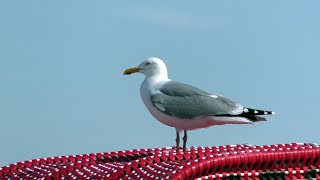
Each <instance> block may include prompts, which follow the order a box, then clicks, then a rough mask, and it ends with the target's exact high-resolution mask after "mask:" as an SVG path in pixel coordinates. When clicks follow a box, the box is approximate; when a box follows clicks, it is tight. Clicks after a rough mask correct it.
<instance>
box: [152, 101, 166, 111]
mask: <svg viewBox="0 0 320 180" xmlns="http://www.w3.org/2000/svg"><path fill="white" fill-rule="evenodd" d="M154 105H155V106H156V107H157V108H158V109H159V110H160V111H166V109H165V108H164V107H163V106H162V105H161V104H160V103H154Z"/></svg>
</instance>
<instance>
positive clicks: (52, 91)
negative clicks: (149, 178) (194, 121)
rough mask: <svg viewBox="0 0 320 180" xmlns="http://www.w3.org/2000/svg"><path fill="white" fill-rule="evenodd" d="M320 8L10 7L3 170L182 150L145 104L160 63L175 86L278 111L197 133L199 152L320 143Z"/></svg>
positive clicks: (3, 61) (4, 57) (1, 45)
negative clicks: (149, 75) (47, 161)
mask: <svg viewBox="0 0 320 180" xmlns="http://www.w3.org/2000/svg"><path fill="white" fill-rule="evenodd" d="M319 5H320V3H319V1H303V2H302V1H293V0H284V1H249V0H245V1H203V2H201V3H199V2H198V3H191V2H185V1H183V2H182V1H180V2H175V3H173V2H172V1H161V2H160V1H159V2H152V3H151V2H149V1H139V2H136V1H135V2H133V1H121V2H118V1H114V2H110V1H102V0H97V1H82V0H80V1H76V0H73V1H72V0H70V1H62V0H59V1H41V0H38V1H35V0H34V1H1V2H0V23H1V28H0V50H1V53H0V92H1V93H0V123H1V126H0V137H1V138H2V139H1V148H0V166H3V165H7V164H9V163H14V162H17V161H23V160H28V159H34V158H40V157H48V156H60V155H69V154H83V153H94V152H105V151H117V150H125V149H133V148H149V147H164V146H172V145H175V141H174V139H175V131H174V129H173V128H170V127H167V126H165V125H162V124H160V123H159V122H158V121H156V120H155V119H154V118H153V117H152V116H151V115H150V114H149V113H148V112H147V110H146V108H145V107H144V105H143V103H142V101H141V99H140V96H139V88H140V84H141V82H142V81H143V78H144V77H143V75H141V74H137V75H133V76H123V71H124V70H125V69H126V68H128V67H132V66H136V65H138V64H139V63H140V62H141V61H142V60H144V59H145V58H147V57H150V56H156V57H159V58H162V59H163V60H164V61H165V62H166V64H167V67H168V70H169V77H170V78H172V79H175V80H178V81H182V82H184V83H189V84H192V85H195V86H197V87H200V88H202V89H204V90H206V91H209V92H212V93H218V94H222V95H224V96H226V97H229V98H231V99H233V100H235V101H238V102H240V103H241V104H243V105H245V106H248V107H253V108H260V109H266V110H273V111H276V113H277V114H276V115H274V116H270V117H269V121H268V122H262V123H257V124H255V125H227V126H216V127H211V128H208V129H202V130H196V131H190V132H189V142H188V145H189V146H191V145H194V146H213V145H224V144H241V143H251V144H276V143H290V142H319V137H320V131H319V126H320V119H319V117H318V112H319V102H320V95H319V92H320V84H319V77H320V72H319V67H320V61H319V59H320V49H319V47H320V33H319V32H320V21H319V17H320V12H319V9H318V7H319Z"/></svg>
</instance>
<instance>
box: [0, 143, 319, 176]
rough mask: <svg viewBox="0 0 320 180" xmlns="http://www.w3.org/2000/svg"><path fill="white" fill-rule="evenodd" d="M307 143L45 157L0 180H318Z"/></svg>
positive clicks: (5, 172)
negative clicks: (311, 179)
mask: <svg viewBox="0 0 320 180" xmlns="http://www.w3.org/2000/svg"><path fill="white" fill-rule="evenodd" d="M319 166H320V146H319V145H316V144H307V143H291V144H276V145H264V146H255V145H242V144H238V145H226V146H213V147H198V148H190V149H187V151H186V152H184V153H183V152H178V153H176V152H175V147H169V148H154V149H133V150H127V151H117V152H105V153H94V154H82V155H72V156H61V157H49V158H41V159H34V160H30V161H24V162H18V163H15V164H10V165H8V166H4V167H2V168H0V179H176V180H178V179H199V180H202V179H269V178H270V177H273V178H278V177H280V178H281V179H290V180H292V179H310V178H316V179H320V175H319V174H320V173H319V168H320V167H319Z"/></svg>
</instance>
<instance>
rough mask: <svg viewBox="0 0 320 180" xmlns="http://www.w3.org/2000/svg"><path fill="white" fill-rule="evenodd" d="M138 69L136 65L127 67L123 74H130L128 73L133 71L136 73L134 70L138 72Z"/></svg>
mask: <svg viewBox="0 0 320 180" xmlns="http://www.w3.org/2000/svg"><path fill="white" fill-rule="evenodd" d="M139 71H140V68H137V67H133V68H128V69H126V70H125V71H124V73H123V74H124V75H130V74H133V73H136V72H139Z"/></svg>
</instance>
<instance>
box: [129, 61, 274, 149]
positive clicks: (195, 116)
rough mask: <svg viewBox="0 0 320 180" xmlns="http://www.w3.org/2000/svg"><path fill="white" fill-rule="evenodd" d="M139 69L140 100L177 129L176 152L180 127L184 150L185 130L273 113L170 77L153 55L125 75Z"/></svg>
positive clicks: (251, 120)
mask: <svg viewBox="0 0 320 180" xmlns="http://www.w3.org/2000/svg"><path fill="white" fill-rule="evenodd" d="M138 72H139V73H142V74H144V75H145V79H144V81H143V82H142V84H141V86H140V96H141V98H142V101H143V103H144V104H145V106H146V107H147V109H148V110H149V112H150V113H151V114H152V115H153V117H155V118H156V119H157V120H158V121H160V122H161V123H163V124H165V125H167V126H170V127H173V128H175V130H176V139H175V140H176V152H178V151H179V149H180V132H181V131H184V136H183V138H182V139H183V148H182V149H183V151H185V150H186V145H187V139H188V135H187V131H188V130H195V129H200V128H207V127H210V126H215V125H224V124H252V123H254V122H258V121H267V120H266V118H264V117H261V116H260V115H271V114H274V112H273V111H264V110H258V109H252V108H247V107H244V106H242V105H241V104H239V103H237V102H234V101H232V100H230V99H228V98H226V97H224V96H221V95H216V94H211V93H208V92H206V91H203V90H201V89H199V88H197V87H194V86H192V85H189V84H184V83H181V82H177V81H174V80H171V79H169V78H168V71H167V67H166V65H165V63H164V62H163V61H162V60H161V59H159V58H156V57H150V58H147V59H146V60H144V61H143V62H142V63H141V64H139V65H138V66H137V67H133V68H128V69H126V70H125V71H124V75H130V74H133V73H138Z"/></svg>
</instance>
